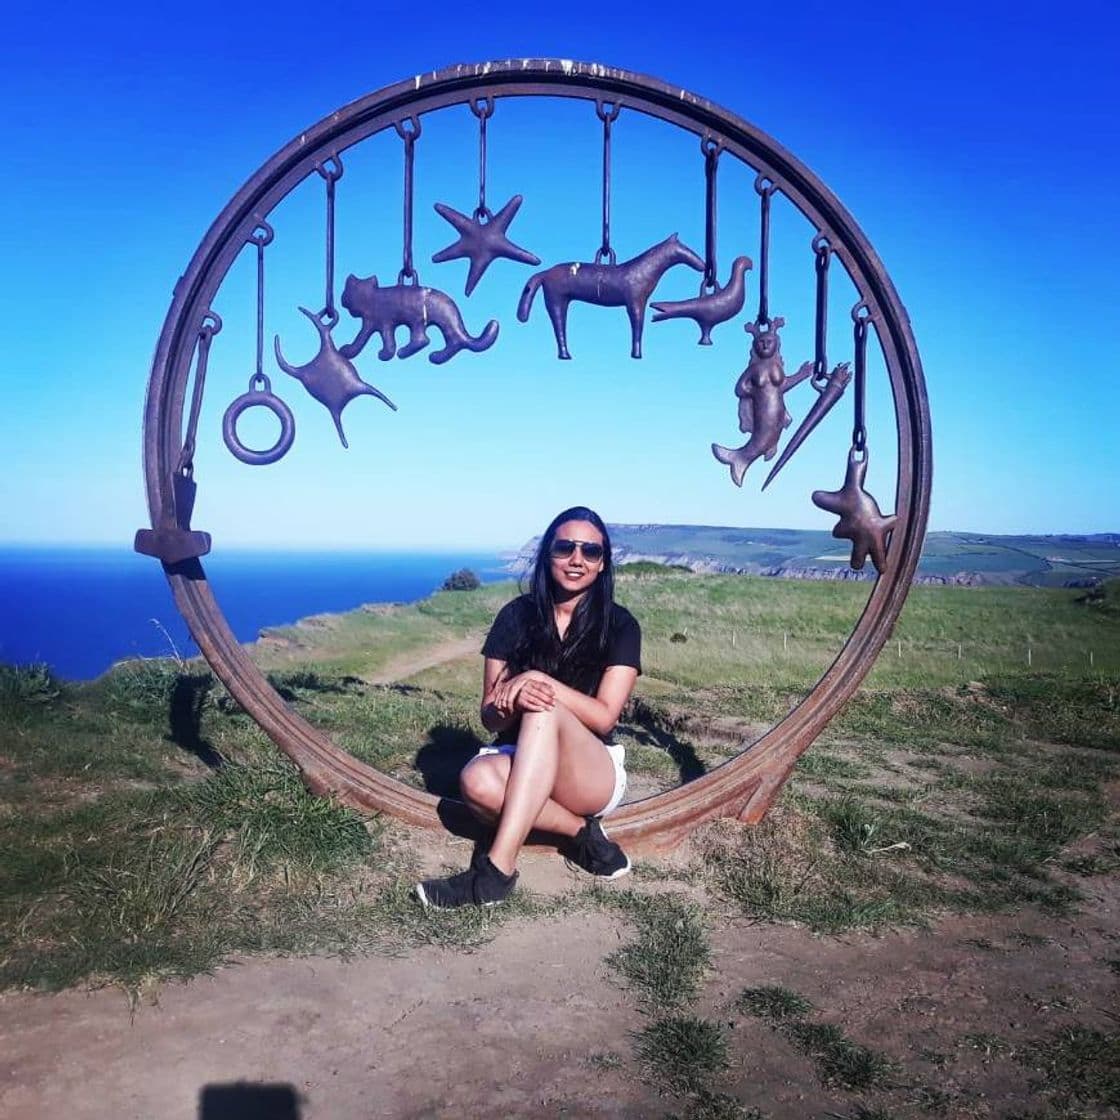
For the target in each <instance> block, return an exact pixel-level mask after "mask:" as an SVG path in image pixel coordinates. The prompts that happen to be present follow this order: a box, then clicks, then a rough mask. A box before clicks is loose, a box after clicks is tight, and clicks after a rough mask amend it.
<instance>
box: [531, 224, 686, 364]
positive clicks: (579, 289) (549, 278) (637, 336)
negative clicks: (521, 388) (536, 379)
mask: <svg viewBox="0 0 1120 1120" xmlns="http://www.w3.org/2000/svg"><path fill="white" fill-rule="evenodd" d="M612 255H613V254H612ZM677 264H687V265H688V266H689V268H694V269H696V271H697V272H703V271H704V262H703V261H702V260H701V259H700V258H699V257H698V256H697V255H696V254H695V253H694V252H693V251H692V250H691V249H690V248H689V247H688V246H687V245H682V244H681V242H680V240H679V239H678V238H677V235H676V234H675V233H674V234H672V235H671V236H669V237H667V238H665V240H664V241H662V242H660V243H658V244H657V245H654V246H653V248H652V249H647V250H646V251H645V252H644V253H639V254H638V256H636V257H633V258H632V259H631V260H628V261H623V263H622V264H614V263H613V262H612V263H610V264H591V263H580V262H579V261H569V262H568V263H566V264H554V265H553V266H552V267H551V268H546V269H545V270H544V272H538V273H537V274H536V275H535V276H530V277H529V283H528V284H526V285H525V290H524V291H523V292H522V293H521V301H520V303H518V305H517V317H518V319H520V320H521V322H523V323H525V322H528V320H529V311H530V309H531V308H532V306H533V297H534V296H535V295H536V294H537V289H538V288H543V289H544V305H545V308H546V309H547V310H548V317H549V318H550V319H551V320H552V329H553V331H554V332H555V334H556V350H557V357H559V358H565V359H567V358H571V354H569V353H568V338H567V333H568V304H569V303H571V302H572V300H580V301H582V302H584V303H595V304H598V305H599V306H600V307H625V308H626V312H627V314H628V315H629V316H630V357H632V358H640V357H641V356H642V321H643V320H644V319H645V314H646V303H647V302H648V300H649V297H650V296H651V295H653V289H654V288H656V287H657V282H658V281H659V280H660V279H661V277H662V276H663V275H664V273H665V272H667V271H668V270H669V269H670V268H672V267H673V266H674V265H677Z"/></svg>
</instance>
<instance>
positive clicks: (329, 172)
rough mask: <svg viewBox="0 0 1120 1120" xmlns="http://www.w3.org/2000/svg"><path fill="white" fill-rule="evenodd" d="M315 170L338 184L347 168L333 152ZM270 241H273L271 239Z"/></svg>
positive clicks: (316, 165)
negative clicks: (329, 165)
mask: <svg viewBox="0 0 1120 1120" xmlns="http://www.w3.org/2000/svg"><path fill="white" fill-rule="evenodd" d="M328 164H333V166H331V167H328V166H327V165H328ZM315 170H316V171H318V172H319V174H320V175H321V176H322V177H323V178H324V179H325V180H326V181H327V182H328V183H337V182H338V180H339V179H341V178H342V172H343V171H344V170H345V168H344V167H343V166H342V160H341V159H340V158H339V155H338V153H337V152H331V154H330V155H329V156H327V158H326V159H324V160H321V161H320V162H319V163H316V164H315ZM269 240H271V238H270V239H269ZM265 244H266V245H267V244H268V242H265Z"/></svg>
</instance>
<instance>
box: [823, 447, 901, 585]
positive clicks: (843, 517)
mask: <svg viewBox="0 0 1120 1120" xmlns="http://www.w3.org/2000/svg"><path fill="white" fill-rule="evenodd" d="M866 475H867V451H866V449H865V450H864V452H863V454H862V455H861V454H860V452H859V451H857V450H856V449H855V448H854V447H853V448H852V449H851V451H849V452H848V470H847V473H846V474H845V476H844V485H843V487H842V488H841V489H839V490H814V491H813V505H815V506H817V507H818V508H820V509H823V510H827V511H828V512H829V513H838V514H839V515H840V520H839V522H837V524H836V528H834V529H833V530H832V535H833V536H834V537H837V538H838V539H840V540H850V541H851V542H852V562H851V563H852V567H853V568H854V569H855V570H856V571H857V572H858V571H860V569H861V568H862V567H863V565H864V562H865V561H866V560H867V557H868V556H870V557H871V562H872V564H874V565H875V569H876V571H878V572H879V573H880V574H882V573H883V572H885V571H886V570H887V548H888V545H889V540H888V538H889V537H890V534H891V532H892V530H893V529H894V527H895V525H896V524H897V523H898V517H897V516H896V515H895V514H893V513H892V514H890V515H889V516H886V517H884V516H883V514H882V511H881V510H880V509H879V503H878V502H876V501H875V499H874V498H873V497H872V496H871V495H870V494H869V493H867V491H866V490H864V488H863V480H864V478H865V477H866Z"/></svg>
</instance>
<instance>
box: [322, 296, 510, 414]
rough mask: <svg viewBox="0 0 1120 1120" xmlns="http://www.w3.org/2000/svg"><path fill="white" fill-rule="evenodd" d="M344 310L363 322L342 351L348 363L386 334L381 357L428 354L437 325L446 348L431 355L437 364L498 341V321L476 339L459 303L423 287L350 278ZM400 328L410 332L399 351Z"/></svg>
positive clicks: (488, 325) (484, 329)
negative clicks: (432, 329) (373, 338)
mask: <svg viewBox="0 0 1120 1120" xmlns="http://www.w3.org/2000/svg"><path fill="white" fill-rule="evenodd" d="M342 306H343V307H345V308H346V310H347V311H349V312H350V314H351V315H353V316H354V317H355V318H356V319H360V320H361V321H362V326H361V329H360V330H359V331H358V333H357V334H356V335H355V336H354V341H353V342H348V343H347V344H346V345H345V346H342V347H340V348H339V353H340V354H341V355H342V357H343V358H347V359H348V358H356V357H357V356H358V355H359V354H360V353H361V352H362V350H363V348H364V347H365V345H366V343H367V342H369V340H370V338H371V336H372V335H374V334H379V335H381V349H380V350H379V351H378V352H377V356H378V357H379V358H380V359H381V360H382V361H383V362H387V361H389V359H390V358H392V357H393V355H394V354H395V355H396V356H397V357H398V358H410V357H412V355H413V354H415V353H417V352H418V351H420V350H423V349H424V347H425V346H427V345H428V343H429V342H430V341H431V339H429V338H428V328H430V327H438V328H439V330H440V332H441V333H442V335H443V343H444V344H443V346H442V348H441V349H439V350H434V351H432V353H431V354H429V355H428V361H429V362H432V363H433V364H434V365H441V364H442V363H443V362H446V361H448V360H449V359H451V358H453V357H455V355H456V354H458V353H459V351H460V350H471V351H473V352H474V353H476V354H478V353H481V352H482V351H483V350H489V349H490V347H491V346H493V345H494V340H495V339H496V338H497V337H498V321H497V319H491V320H490V322H488V323H487V324H486V326H485V327H484V328H483V330H482V333H481V334H479V335H477V336H475V335H471V334H469V333H468V332H467V328H466V326H465V324H464V323H463V317H462V315H460V314H459V308H458V307H457V306H456V305H455V301H454V300H453V299H452V298H451V297H450V296H449V295H447V293H446V292H441V291H439V290H438V289H436V288H426V287H424V286H423V285H421V284H394V285H393V286H392V287H387V288H383V287H381V286H380V285H379V284H378V283H377V277H376V276H367V277H365V278H359V277H357V276H354V275H350V276H348V277H347V278H346V287H345V288H344V289H343V291H342ZM397 327H407V328H408V342H406V343H405V344H404V346H402V347H401V348H400V349H399V350H398V349H397V341H396V337H395V334H396V330H397ZM378 395H380V394H378ZM382 399H384V398H382Z"/></svg>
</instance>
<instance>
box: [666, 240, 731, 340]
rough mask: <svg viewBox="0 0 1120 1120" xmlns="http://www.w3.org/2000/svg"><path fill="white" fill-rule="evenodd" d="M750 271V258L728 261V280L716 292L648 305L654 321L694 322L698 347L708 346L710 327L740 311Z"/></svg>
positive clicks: (725, 320) (710, 333)
mask: <svg viewBox="0 0 1120 1120" xmlns="http://www.w3.org/2000/svg"><path fill="white" fill-rule="evenodd" d="M750 268H751V259H750V257H736V258H735V259H734V260H733V261H732V262H731V278H730V279H729V280H728V281H727V283H726V284H725V285H724V286H723V287H722V288H719V287H717V288H716V289H715V291H712V292H708V293H706V294H705V293H704V292H701V293H700V295H698V296H697V297H696V298H695V299H682V300H661V301H659V302H655V303H651V304H650V307H652V308H653V310H654V316H653V321H654V322H655V323H660V322H662V321H663V320H665V319H695V320H696V324H697V326H699V328H700V343H699V344H700V345H701V346H711V344H712V327H715V326H718V325H719V324H720V323H726V322H727V320H728V319H733V318H735V316H736V315H738V314H739V312H740V311H742V310H743V304H744V302H745V301H746V295H747V283H746V277H747V272H748V271H749V270H750Z"/></svg>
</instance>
